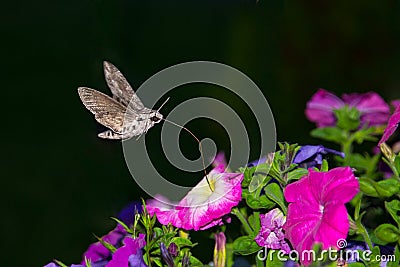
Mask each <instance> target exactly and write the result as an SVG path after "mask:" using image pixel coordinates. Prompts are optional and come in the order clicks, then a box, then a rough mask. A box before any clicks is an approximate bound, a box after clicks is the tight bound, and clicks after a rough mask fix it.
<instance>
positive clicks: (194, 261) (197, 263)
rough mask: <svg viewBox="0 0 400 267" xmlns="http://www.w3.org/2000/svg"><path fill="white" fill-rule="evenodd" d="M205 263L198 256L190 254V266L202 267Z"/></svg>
mask: <svg viewBox="0 0 400 267" xmlns="http://www.w3.org/2000/svg"><path fill="white" fill-rule="evenodd" d="M202 266H204V264H203V263H202V262H201V261H200V260H199V259H198V258H196V257H193V256H190V267H202Z"/></svg>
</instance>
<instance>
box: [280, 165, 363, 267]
mask: <svg viewBox="0 0 400 267" xmlns="http://www.w3.org/2000/svg"><path fill="white" fill-rule="evenodd" d="M358 191H359V184H358V181H357V179H356V178H355V176H354V174H353V172H352V171H351V168H350V167H339V168H335V169H332V170H330V171H328V172H317V171H314V170H313V169H309V172H308V175H307V176H305V177H303V178H301V179H300V180H299V181H297V182H294V183H292V184H289V185H288V186H287V187H286V188H285V191H284V195H285V198H286V200H287V201H288V202H289V203H290V204H289V207H288V212H287V218H286V223H285V225H284V226H283V229H284V230H285V235H286V238H287V239H288V240H289V241H290V243H291V244H292V246H293V247H294V249H296V251H297V252H298V253H299V255H301V253H302V252H303V251H304V250H311V249H312V248H313V245H314V244H315V243H321V244H322V249H328V248H329V247H336V246H337V245H336V242H337V241H338V240H339V239H345V238H346V237H347V233H348V231H349V221H348V217H347V210H346V206H345V203H347V202H349V201H350V200H351V199H352V198H353V197H354V196H355V195H356V194H357V193H358ZM301 260H302V262H303V264H305V265H308V264H309V263H310V260H309V259H301Z"/></svg>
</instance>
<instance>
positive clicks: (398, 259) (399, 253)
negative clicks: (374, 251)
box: [387, 245, 400, 267]
mask: <svg viewBox="0 0 400 267" xmlns="http://www.w3.org/2000/svg"><path fill="white" fill-rule="evenodd" d="M390 256H391V257H394V259H395V260H394V261H389V262H388V265H387V267H398V266H399V265H400V264H399V263H400V250H399V245H396V247H395V249H394V254H393V255H390Z"/></svg>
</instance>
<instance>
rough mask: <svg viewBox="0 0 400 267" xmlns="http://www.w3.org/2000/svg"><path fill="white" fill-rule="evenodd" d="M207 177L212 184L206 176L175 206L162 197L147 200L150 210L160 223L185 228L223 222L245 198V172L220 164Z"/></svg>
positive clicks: (197, 228) (197, 227) (210, 225)
mask: <svg viewBox="0 0 400 267" xmlns="http://www.w3.org/2000/svg"><path fill="white" fill-rule="evenodd" d="M207 178H208V181H209V183H210V185H209V184H208V182H207V180H206V177H204V178H203V179H202V180H201V181H200V182H199V183H198V184H197V185H196V186H195V187H193V188H192V190H191V191H189V192H188V194H187V195H186V196H185V197H184V198H183V199H182V200H181V201H180V202H179V203H178V204H177V205H176V206H175V207H174V206H171V205H166V204H163V203H162V202H161V201H149V202H147V205H146V207H147V210H148V212H149V214H150V215H153V214H156V216H157V219H158V221H159V222H160V223H161V224H164V225H167V224H168V223H171V224H172V225H173V226H175V227H178V228H182V229H185V230H192V229H193V230H195V231H198V230H204V229H208V228H210V227H212V226H215V225H222V224H223V220H224V219H225V215H227V214H229V213H230V211H231V209H232V208H233V207H235V206H236V205H238V203H239V202H240V200H241V199H242V187H241V182H242V180H243V174H239V173H226V172H224V166H223V165H220V166H218V167H216V168H214V169H213V170H212V171H211V172H210V173H209V174H208V175H207ZM210 187H211V188H210ZM159 200H160V199H159Z"/></svg>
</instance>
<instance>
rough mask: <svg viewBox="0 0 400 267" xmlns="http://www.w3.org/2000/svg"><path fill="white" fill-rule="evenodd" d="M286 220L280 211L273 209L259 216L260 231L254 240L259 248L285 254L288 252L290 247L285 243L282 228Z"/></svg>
mask: <svg viewBox="0 0 400 267" xmlns="http://www.w3.org/2000/svg"><path fill="white" fill-rule="evenodd" d="M285 221H286V218H285V216H284V215H283V213H282V211H280V210H279V209H278V208H275V209H273V210H271V211H270V212H268V213H267V214H260V222H261V229H260V232H259V233H258V235H257V236H256V238H255V239H254V240H255V241H256V242H257V244H258V245H259V246H260V247H267V248H272V249H280V250H283V251H285V252H286V253H289V252H290V247H289V245H288V244H287V242H286V241H285V235H284V233H283V230H282V226H283V225H284V224H285Z"/></svg>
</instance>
